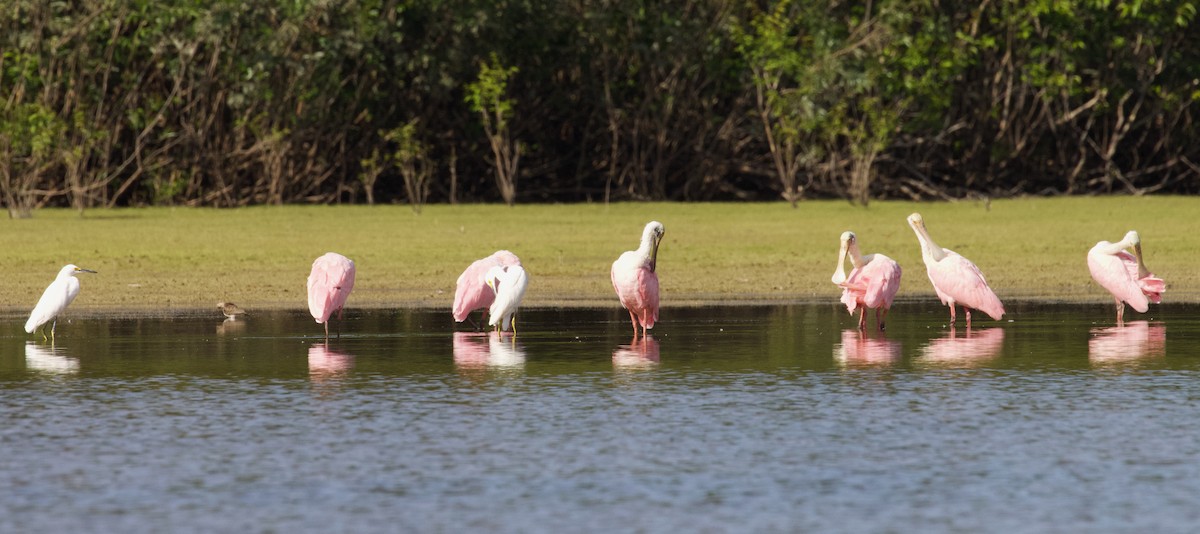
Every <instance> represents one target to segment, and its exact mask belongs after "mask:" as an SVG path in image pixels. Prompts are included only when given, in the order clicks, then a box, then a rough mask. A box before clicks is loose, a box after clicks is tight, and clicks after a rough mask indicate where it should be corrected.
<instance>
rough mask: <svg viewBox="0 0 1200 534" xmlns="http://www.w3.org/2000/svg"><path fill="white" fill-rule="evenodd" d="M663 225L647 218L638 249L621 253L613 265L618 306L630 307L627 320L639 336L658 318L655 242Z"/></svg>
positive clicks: (659, 239) (658, 240) (661, 235)
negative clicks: (639, 327) (640, 329)
mask: <svg viewBox="0 0 1200 534" xmlns="http://www.w3.org/2000/svg"><path fill="white" fill-rule="evenodd" d="M664 231H665V230H664V228H663V225H662V223H660V222H658V221H650V223H649V224H647V225H646V228H645V229H644V230H642V244H641V246H639V247H638V249H637V250H630V251H628V252H625V253H623V254H621V257H619V258H617V261H614V262H613V264H612V273H611V274H612V283H613V289H615V290H616V291H617V298H619V299H621V306H624V307H625V309H626V310H629V321H630V322H632V323H633V337H634V338H637V336H638V325H641V327H642V336H645V335H646V331H647V330H649V329H651V328H654V323H655V322H657V321H658V275H657V274H655V268H656V267H657V265H658V245H659V244H660V243H662V238H663V232H664Z"/></svg>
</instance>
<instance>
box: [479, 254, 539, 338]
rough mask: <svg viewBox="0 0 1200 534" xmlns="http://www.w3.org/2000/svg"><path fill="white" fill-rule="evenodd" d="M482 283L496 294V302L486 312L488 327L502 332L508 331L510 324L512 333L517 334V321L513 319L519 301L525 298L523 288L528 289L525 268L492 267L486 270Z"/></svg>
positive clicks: (517, 266) (509, 266) (513, 266)
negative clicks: (485, 283)
mask: <svg viewBox="0 0 1200 534" xmlns="http://www.w3.org/2000/svg"><path fill="white" fill-rule="evenodd" d="M484 281H485V282H487V285H488V287H490V288H492V290H493V291H495V292H496V300H494V301H492V307H491V309H489V310H488V315H490V317H489V318H488V325H489V326H494V327H496V330H498V331H500V332H503V331H505V330H508V328H509V325H510V324H511V325H512V331H513V333H514V334H515V333H517V321H516V320H515V318H514V317H515V316H516V314H517V308H518V307H520V306H521V299H522V298H525V288H527V287H529V276H528V275H527V274H525V268H524V267H521V266H520V265H500V266H496V267H492V268H491V269H488V272H487V274H486V275H485V276H484Z"/></svg>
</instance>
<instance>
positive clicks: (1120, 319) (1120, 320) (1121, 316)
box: [1116, 299, 1125, 326]
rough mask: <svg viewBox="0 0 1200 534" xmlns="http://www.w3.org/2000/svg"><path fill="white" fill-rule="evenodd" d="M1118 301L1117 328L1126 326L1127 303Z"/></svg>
mask: <svg viewBox="0 0 1200 534" xmlns="http://www.w3.org/2000/svg"><path fill="white" fill-rule="evenodd" d="M1116 300H1117V326H1125V303H1124V302H1121V299H1116Z"/></svg>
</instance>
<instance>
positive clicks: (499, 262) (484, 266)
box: [451, 250, 521, 323]
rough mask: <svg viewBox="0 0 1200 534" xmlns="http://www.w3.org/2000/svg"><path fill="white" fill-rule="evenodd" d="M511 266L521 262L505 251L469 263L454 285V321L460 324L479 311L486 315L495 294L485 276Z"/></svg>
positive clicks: (494, 298)
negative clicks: (495, 268) (492, 271)
mask: <svg viewBox="0 0 1200 534" xmlns="http://www.w3.org/2000/svg"><path fill="white" fill-rule="evenodd" d="M513 265H518V266H519V265H521V260H520V259H519V258H517V255H516V254H513V253H512V252H509V251H507V250H497V251H496V252H494V253H493V254H492V255H491V256H488V257H486V258H483V259H481V260H475V262H473V263H471V265H470V266H469V267H467V270H465V271H463V273H462V274H461V275H459V276H458V282H456V284H455V289H454V308H453V309H452V310H451V313H453V314H454V320H455V321H456V322H460V323H461V322H463V321H465V320H467V316H468V315H470V314H471V312H473V311H475V310H480V309H482V310H484V312H483V314H484V315H487V310H488V307H489V306H491V305H492V301H494V300H496V292H495V291H494V290H492V288H490V287H488V285H487V281H486V280H485V279H484V277H485V275H486V274H487V272H488V270H490V269H491V268H492V267H507V266H513Z"/></svg>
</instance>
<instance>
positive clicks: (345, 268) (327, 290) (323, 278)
mask: <svg viewBox="0 0 1200 534" xmlns="http://www.w3.org/2000/svg"><path fill="white" fill-rule="evenodd" d="M353 289H354V262H353V261H350V259H349V258H347V257H345V256H343V255H341V254H337V253H334V252H329V253H326V254H325V255H324V256H321V257H320V258H317V259H316V261H314V262H313V265H312V272H311V273H309V275H308V311H309V312H310V313H312V316H313V319H316V320H317V324H325V333H326V334H327V335H328V333H329V325H328V324H327V323H328V321H329V317H330V316H331V315H333V313H334V312H337V313H338V318H339V319H340V318H341V316H342V308H344V307H345V306H346V299H347V298H348V297H349V296H350V291H351V290H353Z"/></svg>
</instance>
